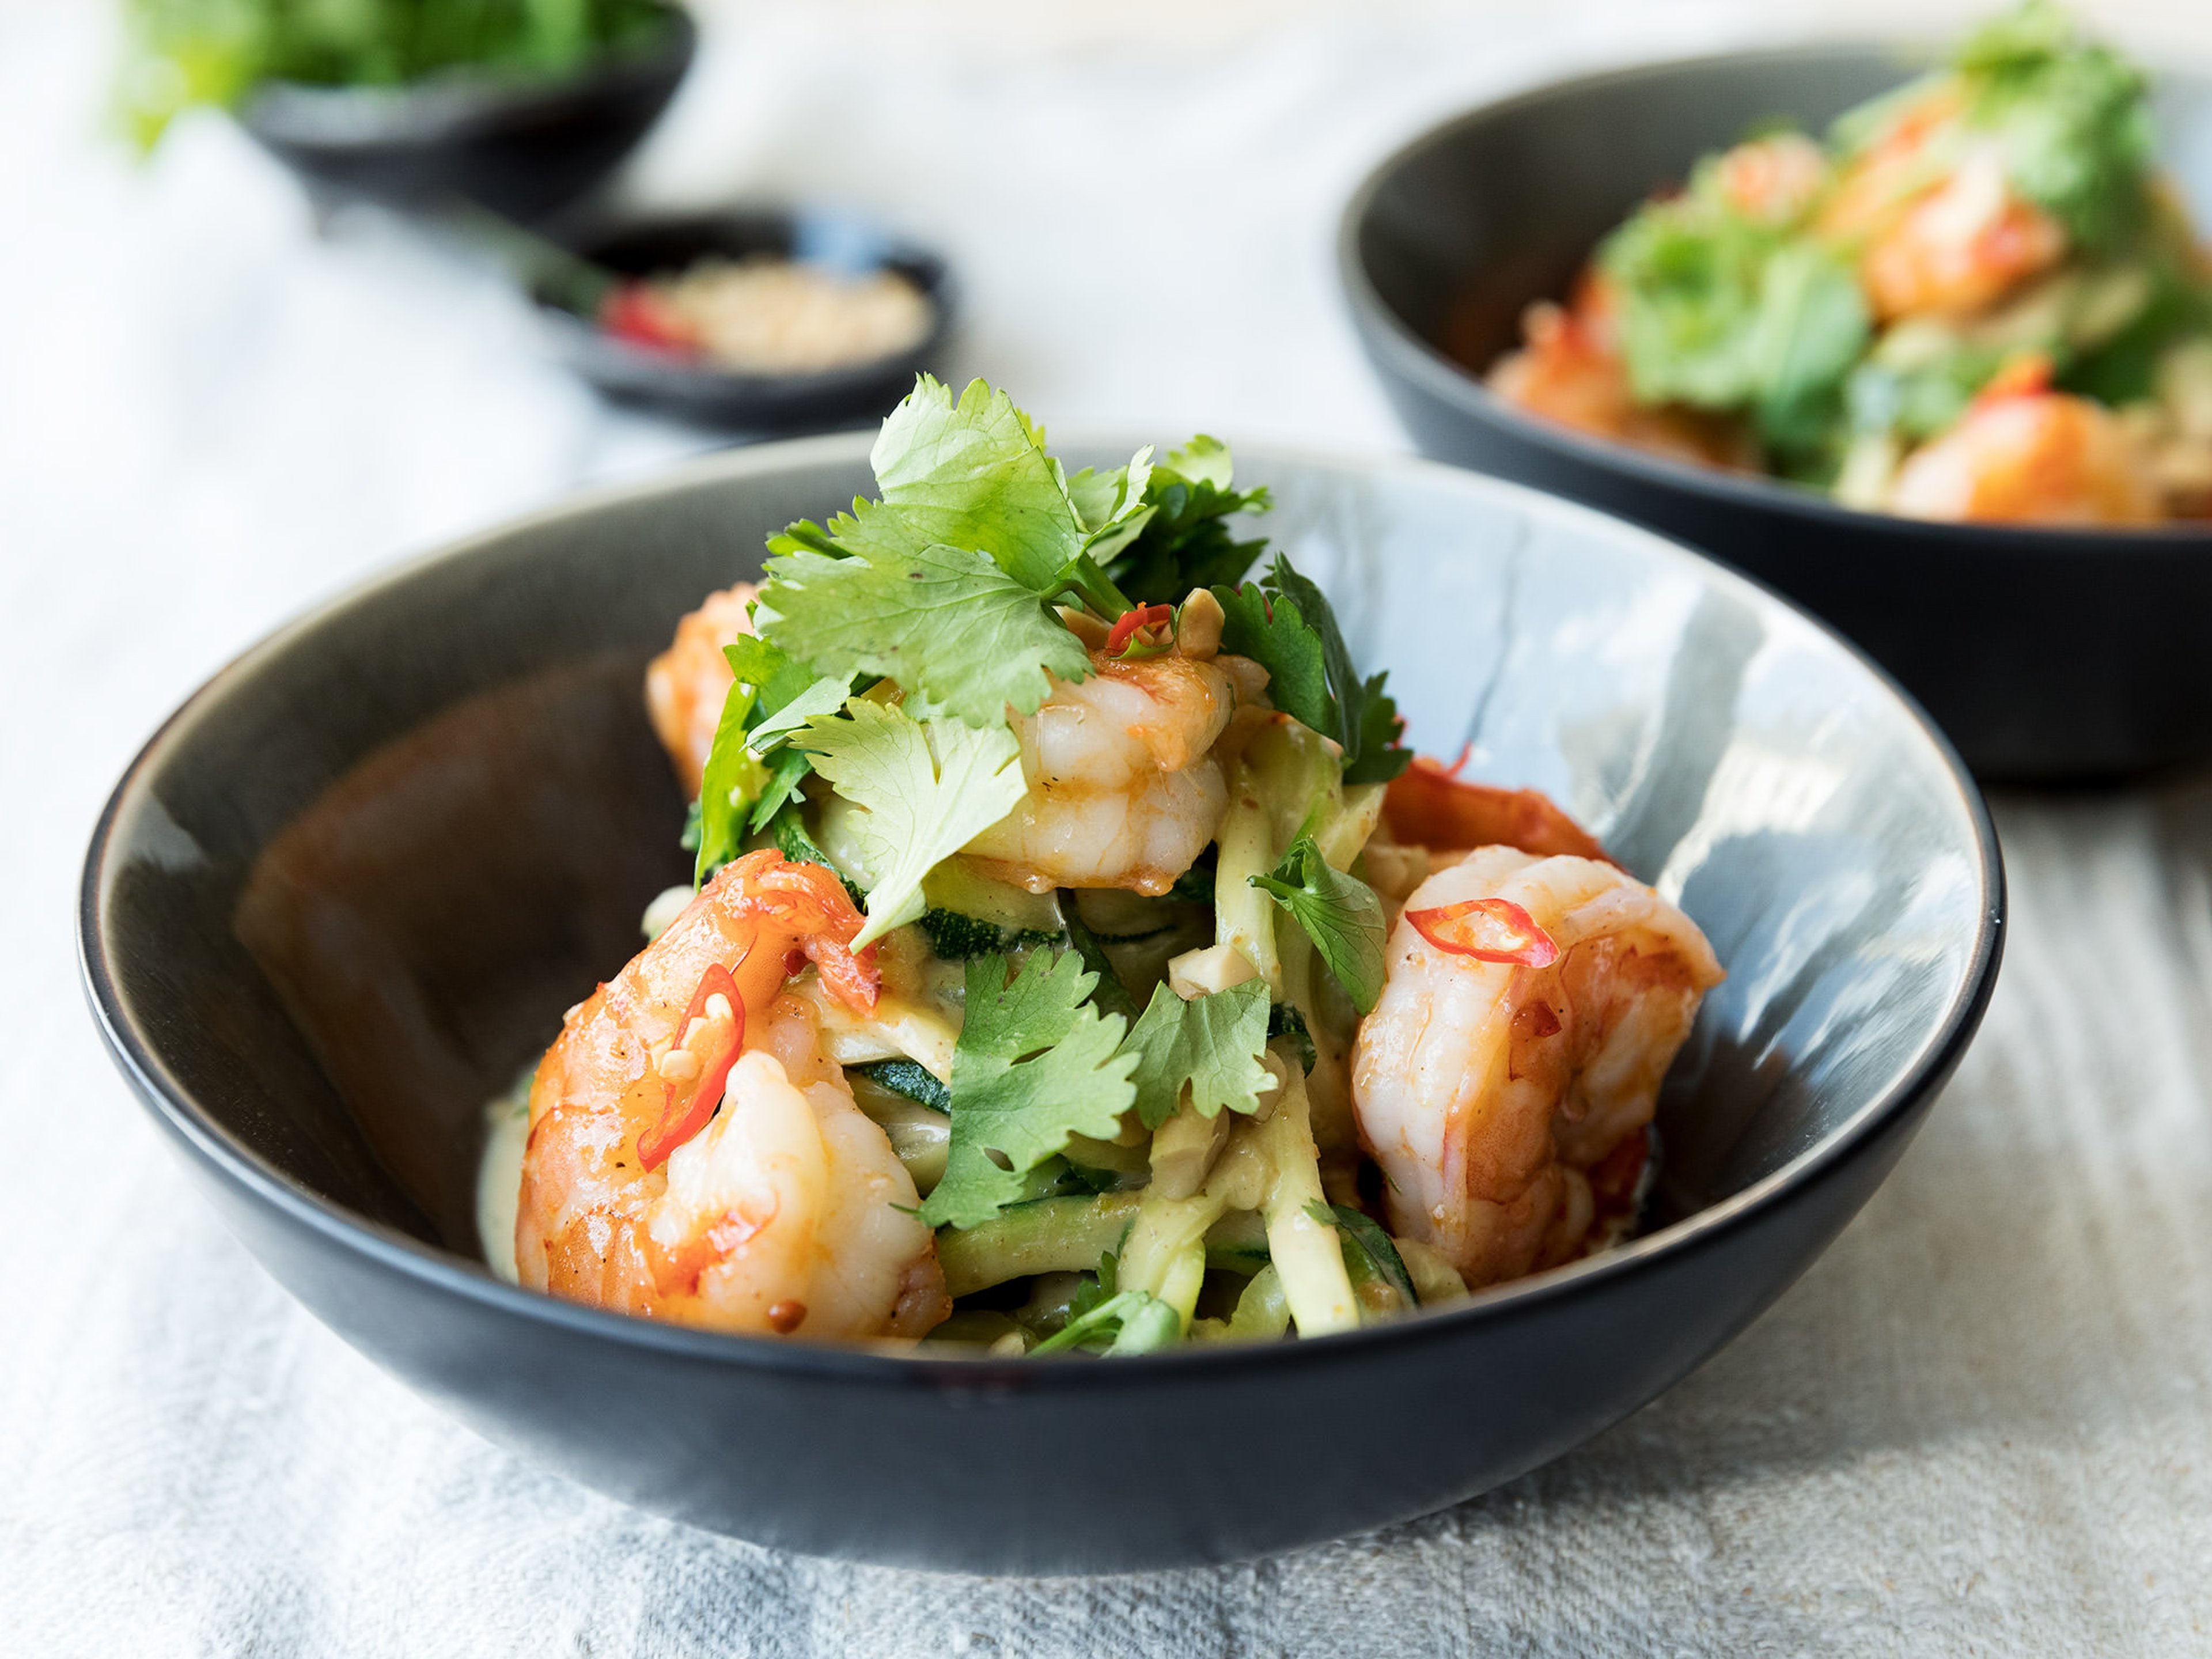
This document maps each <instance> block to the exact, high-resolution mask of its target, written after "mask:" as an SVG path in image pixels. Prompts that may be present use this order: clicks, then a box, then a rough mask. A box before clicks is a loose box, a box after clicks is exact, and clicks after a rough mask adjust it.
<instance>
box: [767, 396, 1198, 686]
mask: <svg viewBox="0 0 2212 1659" xmlns="http://www.w3.org/2000/svg"><path fill="white" fill-rule="evenodd" d="M870 460H871V462H872V465H873V466H874V468H875V473H876V484H877V488H878V489H879V490H880V491H881V492H882V495H881V498H880V499H879V500H877V501H855V502H854V504H853V510H852V511H851V512H850V513H841V514H839V515H838V516H837V517H836V518H835V519H833V520H830V521H829V524H828V525H827V526H823V525H818V524H815V523H812V522H811V521H806V520H802V521H800V522H799V523H797V524H794V525H793V526H790V527H789V528H788V529H787V530H786V531H785V532H783V533H782V534H781V535H780V536H777V537H775V538H771V539H770V540H769V551H770V552H771V553H772V554H774V555H775V557H774V558H772V559H771V560H770V561H769V565H768V568H767V575H768V585H767V586H766V587H765V588H764V589H763V592H762V594H761V606H762V611H763V617H764V618H765V619H766V622H765V625H766V628H767V631H768V632H769V634H770V635H771V636H772V637H773V638H774V639H775V641H776V642H777V643H778V644H779V645H781V647H783V648H784V649H785V650H787V651H788V652H789V653H791V654H792V655H793V657H794V658H797V659H799V660H800V661H803V662H805V663H807V664H809V665H811V666H812V667H813V668H814V669H815V670H816V671H817V672H820V673H832V674H835V673H843V674H848V675H850V674H854V673H870V674H880V675H883V676H885V677H886V678H890V679H894V680H896V681H897V682H898V684H900V685H902V686H903V687H904V688H906V689H907V690H909V691H919V692H921V694H922V695H923V696H927V697H928V698H929V699H930V700H931V701H932V702H934V703H936V704H939V705H940V706H942V707H944V708H948V709H950V710H951V712H952V713H954V714H957V715H958V716H959V717H960V718H961V719H962V720H965V721H967V722H968V723H969V725H971V726H995V725H999V724H1001V723H1003V721H1004V720H1005V718H1006V709H1007V708H1009V707H1012V708H1014V709H1016V710H1017V711H1018V712H1019V713H1022V714H1032V713H1034V712H1035V711H1036V707H1037V705H1038V703H1040V702H1042V701H1043V700H1044V697H1045V695H1046V693H1047V691H1048V689H1049V684H1050V677H1056V678H1060V679H1063V680H1079V679H1081V678H1084V677H1085V675H1087V674H1088V673H1089V672H1090V669H1091V662H1090V656H1089V653H1087V652H1086V651H1085V649H1084V647H1083V645H1082V643H1081V641H1079V640H1078V639H1077V638H1076V637H1075V635H1073V634H1072V633H1070V632H1069V631H1068V629H1066V626H1065V625H1064V624H1062V623H1060V619H1059V618H1058V617H1055V616H1054V615H1053V613H1052V611H1051V609H1050V606H1051V605H1053V604H1054V602H1056V601H1059V600H1060V599H1073V601H1074V602H1075V603H1077V604H1078V605H1083V606H1085V607H1087V608H1088V609H1090V610H1091V611H1094V612H1096V613H1097V615H1098V616H1099V617H1102V618H1103V619H1104V620H1106V621H1109V622H1110V621H1112V620H1114V619H1115V617H1119V616H1120V615H1121V613H1122V612H1123V611H1127V609H1128V608H1129V602H1128V600H1127V598H1126V597H1125V596H1124V595H1123V594H1122V592H1121V590H1120V588H1118V587H1117V586H1115V584H1114V582H1113V581H1112V580H1110V579H1109V577H1108V576H1107V574H1106V573H1105V571H1104V569H1103V568H1102V567H1101V566H1100V564H1099V562H1098V551H1097V550H1102V549H1103V550H1112V549H1115V548H1118V547H1120V546H1121V545H1122V544H1125V543H1126V542H1127V540H1128V539H1129V538H1131V537H1132V536H1133V535H1135V534H1137V533H1138V532H1140V531H1141V530H1142V529H1143V528H1144V527H1145V526H1146V523H1147V522H1148V521H1149V520H1150V519H1151V517H1152V513H1153V511H1154V509H1153V508H1152V507H1150V506H1148V505H1146V501H1145V500H1144V496H1145V493H1146V489H1147V486H1148V481H1149V479H1150V477H1151V476H1152V471H1151V451H1150V450H1148V449H1147V450H1140V451H1139V452H1138V453H1137V455H1136V457H1135V458H1134V459H1133V460H1131V462H1130V463H1129V464H1128V465H1127V466H1126V467H1122V468H1120V469H1118V470H1117V471H1115V472H1113V473H1109V474H1104V475H1098V474H1091V473H1085V474H1080V475H1079V477H1078V479H1077V485H1078V486H1079V487H1072V486H1071V484H1070V483H1069V480H1068V478H1067V477H1066V472H1065V471H1064V470H1063V469H1062V468H1061V466H1060V463H1059V461H1057V460H1055V459H1054V458H1053V457H1052V456H1051V455H1050V454H1049V453H1047V451H1046V449H1045V447H1044V429H1043V428H1042V427H1040V426H1038V425H1037V424H1036V422H1034V421H1032V420H1030V417H1029V416H1027V415H1025V414H1024V413H1023V412H1022V411H1021V410H1019V409H1018V408H1016V407H1015V406H1014V402H1013V399H1012V398H1009V397H1008V396H1007V395H1006V393H1005V392H994V391H993V390H992V389H991V387H989V386H986V385H985V384H984V383H983V382H982V381H981V380H976V381H974V382H972V383H970V384H969V386H968V389H967V390H966V391H965V392H962V393H961V395H960V396H959V398H957V399H956V398H954V397H953V395H952V393H951V389H950V388H948V387H946V386H943V385H941V384H939V382H938V381H936V380H932V379H930V378H929V376H927V375H926V374H925V375H923V376H922V377H921V379H920V380H918V381H916V383H915V389H914V391H913V392H911V393H909V394H908V397H907V398H906V400H905V401H904V402H902V404H899V406H898V407H897V409H896V410H893V411H892V412H891V415H890V418H889V419H888V420H886V421H885V422H884V428H883V431H882V432H881V433H880V434H878V436H877V439H876V444H875V448H874V449H873V451H872V453H871V455H870Z"/></svg>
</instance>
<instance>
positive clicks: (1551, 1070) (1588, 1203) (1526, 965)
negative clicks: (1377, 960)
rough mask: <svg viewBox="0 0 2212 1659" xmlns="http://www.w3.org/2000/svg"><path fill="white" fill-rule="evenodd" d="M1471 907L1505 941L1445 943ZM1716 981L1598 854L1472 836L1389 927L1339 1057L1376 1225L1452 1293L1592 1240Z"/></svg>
mask: <svg viewBox="0 0 2212 1659" xmlns="http://www.w3.org/2000/svg"><path fill="white" fill-rule="evenodd" d="M1485 907H1487V908H1489V909H1490V910H1491V911H1492V912H1493V913H1494V914H1496V915H1504V916H1505V917H1507V918H1509V919H1510V921H1511V923H1512V926H1510V927H1507V928H1505V929H1504V930H1503V931H1504V934H1505V937H1504V939H1496V940H1492V941H1490V943H1492V944H1493V945H1498V944H1502V945H1504V947H1505V948H1504V950H1503V951H1487V952H1486V953H1485V954H1481V955H1468V954H1462V953H1461V951H1459V950H1457V949H1454V948H1452V946H1453V945H1455V944H1457V943H1460V942H1462V941H1464V940H1466V939H1468V938H1469V937H1470V935H1469V934H1468V933H1465V932H1463V931H1462V932H1458V933H1455V931H1454V922H1455V918H1456V917H1458V916H1463V915H1468V914H1469V913H1470V912H1473V913H1474V915H1475V920H1476V921H1484V920H1486V917H1485V915H1484V914H1483V911H1484V908H1485ZM1472 937H1473V938H1474V940H1475V944H1476V948H1478V949H1480V948H1481V945H1482V942H1483V941H1482V939H1481V936H1480V934H1479V933H1477V934H1475V935H1473V936H1472ZM1486 956H1487V957H1488V958H1489V959H1486ZM1516 956H1517V959H1516ZM1721 977H1722V975H1721V969H1720V964H1719V963H1718V962H1717V960H1716V959H1715V958H1714V956H1713V952H1712V948H1711V945H1708V944H1707V943H1706V942H1705V936H1704V934H1702V933H1699V931H1698V928H1697V926H1696V924H1694V923H1693V922H1692V921H1690V920H1689V919H1688V918H1687V917H1686V916H1685V915H1682V913H1681V912H1680V910H1678V909H1676V908H1674V906H1673V905H1670V904H1668V903H1667V902H1665V901H1664V900H1662V899H1661V898H1660V897H1659V896H1658V895H1657V894H1656V893H1654V892H1653V891H1652V890H1650V888H1648V887H1645V886H1644V885H1642V884H1639V883H1638V882H1637V881H1635V880H1634V879H1632V878H1630V877H1629V876H1627V875H1626V874H1624V873H1623V872H1621V871H1620V869H1619V868H1618V867H1617V866H1613V865H1611V864H1606V863H1601V862H1599V861H1597V860H1594V859H1586V858H1576V857H1572V856H1565V855H1563V856H1558V857H1551V858H1539V857H1535V856H1534V855H1532V854H1527V853H1522V852H1519V851H1516V850H1515V849H1514V848H1508V847H1489V848H1480V849H1479V850H1477V851H1475V852H1474V853H1471V854H1467V855H1466V856H1465V857H1464V858H1462V859H1461V860H1459V861H1458V862H1455V863H1454V864H1452V865H1450V866H1449V867H1448V868H1446V869H1443V870H1441V871H1439V872H1437V873H1436V874H1435V875H1432V876H1431V877H1430V878H1428V879H1427V880H1426V881H1425V882H1423V883H1422V884H1420V886H1419V887H1418V888H1416V889H1415V890H1413V894H1412V895H1411V896H1409V897H1408V899H1407V902H1406V908H1405V909H1404V911H1403V913H1402V914H1401V915H1400V917H1399V919H1398V921H1397V924H1396V926H1395V927H1394V928H1393V929H1392V931H1391V934H1390V939H1389V946H1388V949H1387V955H1386V971H1385V977H1384V981H1383V994H1382V997H1381V999H1380V1000H1378V1001H1377V1003H1376V1006H1375V1009H1374V1012H1371V1013H1370V1014H1369V1015H1368V1016H1367V1017H1366V1018H1365V1019H1364V1020H1363V1021H1361V1023H1360V1027H1359V1036H1358V1043H1357V1045H1356V1046H1355V1048H1354V1050H1353V1054H1352V1104H1353V1108H1354V1109H1355V1111H1356V1112H1357V1113H1358V1121H1359V1133H1360V1139H1361V1141H1362V1142H1363V1144H1364V1146H1366V1147H1367V1149H1368V1151H1369V1153H1370V1155H1371V1156H1372V1157H1373V1158H1374V1159H1375V1161H1376V1163H1377V1164H1379V1165H1381V1167H1382V1169H1383V1174H1384V1176H1386V1178H1387V1180H1386V1187H1387V1191H1386V1194H1385V1201H1386V1204H1387V1206H1388V1209H1389V1218H1390V1225H1391V1230H1392V1231H1394V1232H1398V1233H1402V1234H1405V1235H1407V1236H1409V1237H1413V1238H1416V1239H1418V1240H1419V1241H1421V1242H1422V1243H1425V1244H1428V1245H1430V1246H1431V1247H1432V1248H1434V1249H1437V1250H1438V1251H1440V1252H1442V1253H1443V1255H1444V1256H1445V1257H1447V1258H1448V1259H1449V1261H1450V1262H1451V1263H1452V1265H1453V1266H1454V1267H1456V1268H1457V1269H1458V1270H1459V1272H1460V1273H1461V1274H1462V1276H1463V1277H1464V1278H1465V1279H1466V1280H1467V1282H1468V1285H1469V1286H1470V1287H1479V1286H1480V1285H1492V1284H1496V1283H1498V1282H1499V1281H1501V1280H1504V1279H1514V1278H1517V1277H1519V1276H1520V1275H1521V1274H1522V1273H1529V1272H1532V1271H1534V1270H1535V1269H1537V1268H1541V1267H1552V1266H1555V1265H1557V1264H1559V1263H1560V1262H1563V1261H1571V1260H1573V1259H1574V1258H1575V1257H1576V1256H1577V1255H1582V1254H1583V1253H1584V1252H1585V1251H1586V1250H1588V1249H1590V1248H1591V1247H1592V1246H1593V1245H1595V1244H1598V1243H1603V1242H1605V1240H1606V1238H1607V1231H1606V1229H1605V1227H1604V1226H1603V1225H1601V1224H1602V1223H1604V1222H1607V1221H1608V1220H1613V1221H1618V1220H1622V1219H1625V1217H1622V1216H1620V1214H1619V1213H1618V1212H1619V1211H1620V1209H1622V1208H1623V1207H1624V1206H1625V1204H1626V1200H1627V1198H1628V1194H1629V1192H1630V1191H1632V1188H1633V1187H1634V1184H1635V1177H1636V1176H1637V1174H1638V1173H1639V1172H1640V1170H1641V1168H1642V1164H1643V1162H1644V1146H1645V1134H1644V1132H1645V1129H1646V1127H1648V1126H1649V1124H1650V1121H1651V1117H1652V1113H1653V1110H1654V1108H1655V1106H1656V1103H1657V1097H1658V1092H1659V1084H1660V1080H1661V1079H1662V1078H1663V1077H1664V1076H1665V1075H1666V1072H1667V1067H1668V1065H1669V1064H1670V1063H1671V1062H1672V1061H1673V1060H1674V1054H1675V1051H1676V1050H1677V1049H1678V1048H1680V1046H1681V1044H1682V1042H1683V1040H1684V1038H1686V1036H1688V1035H1689V1030H1690V1024H1691V1022H1692V1020H1693V1019H1694V1018H1696V1017H1697V1012H1698V1004H1699V1000H1700V999H1701V998H1702V997H1703V995H1704V994H1705V992H1706V991H1707V990H1709V989H1710V988H1711V987H1713V986H1714V985H1716V984H1717V983H1719V981H1720V979H1721ZM1606 1209H1611V1210H1613V1211H1614V1212H1616V1213H1615V1214H1614V1215H1613V1216H1610V1217H1609V1216H1607V1215H1606V1214H1605V1213H1604V1210H1606Z"/></svg>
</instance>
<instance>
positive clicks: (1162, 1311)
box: [1030, 1291, 1182, 1358]
mask: <svg viewBox="0 0 2212 1659" xmlns="http://www.w3.org/2000/svg"><path fill="white" fill-rule="evenodd" d="M1109 1335H1111V1336H1112V1338H1113V1341H1112V1343H1111V1345H1110V1346H1108V1347H1107V1348H1106V1349H1105V1351H1104V1352H1106V1353H1107V1354H1108V1355H1109V1357H1112V1358H1121V1357H1122V1356H1125V1355H1127V1354H1133V1353H1150V1352H1152V1351H1153V1350H1154V1349H1156V1348H1165V1347H1171V1346H1174V1345H1175V1344H1176V1343H1177V1342H1179V1341H1181V1340H1182V1315H1181V1314H1179V1313H1177V1312H1176V1309H1175V1305H1174V1304H1172V1303H1169V1302H1164V1301H1163V1300H1161V1299H1160V1298H1159V1297H1156V1296H1154V1295H1152V1293H1151V1292H1150V1291H1118V1292H1116V1293H1115V1295H1113V1296H1110V1297H1107V1298H1106V1299H1105V1300H1104V1301H1103V1302H1100V1303H1098V1304H1096V1305H1095V1306H1092V1307H1090V1308H1086V1309H1085V1310H1082V1311H1081V1312H1080V1313H1077V1314H1076V1315H1075V1316H1074V1317H1073V1318H1072V1319H1070V1320H1069V1321H1068V1322H1067V1323H1066V1324H1065V1325H1063V1326H1061V1327H1060V1329H1059V1330H1058V1331H1056V1332H1054V1334H1052V1335H1050V1336H1048V1337H1047V1338H1045V1340H1043V1341H1042V1342H1040V1343H1038V1344H1037V1345H1036V1346H1035V1347H1034V1348H1031V1349H1030V1357H1031V1358H1035V1357H1036V1355H1038V1354H1041V1353H1063V1352H1066V1351H1067V1350H1068V1349H1070V1348H1076V1347H1085V1346H1091V1345H1092V1344H1095V1343H1097V1342H1102V1341H1104V1340H1105V1339H1106V1338H1107V1337H1108V1336H1109Z"/></svg>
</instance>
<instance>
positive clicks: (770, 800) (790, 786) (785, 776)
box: [691, 634, 849, 886]
mask: <svg viewBox="0 0 2212 1659" xmlns="http://www.w3.org/2000/svg"><path fill="white" fill-rule="evenodd" d="M722 655H723V656H724V657H725V658H726V659H728V661H729V665H730V672H731V673H732V675H733V676H734V677H735V678H734V679H733V680H732V684H731V686H730V690H729V693H728V695H727V696H726V697H724V699H723V701H722V717H721V719H720V721H719V722H718V723H717V724H716V726H715V727H714V747H713V748H712V749H710V750H708V755H707V765H706V769H705V770H704V772H703V773H702V776H701V778H700V783H699V820H698V835H697V837H696V847H697V849H698V859H697V861H696V864H695V865H694V866H693V869H692V878H691V879H692V884H693V885H695V886H696V885H698V884H701V883H703V882H704V881H705V880H706V879H707V878H708V875H710V874H711V873H713V872H714V870H716V869H718V868H719V867H720V866H722V865H724V864H726V863H728V862H729V860H732V859H733V858H735V857H736V856H737V855H738V847H739V844H740V842H742V840H743V838H744V835H745V833H746V831H747V830H748V829H754V830H757V829H761V828H762V827H763V825H765V824H766V823H768V821H769V819H770V818H771V817H774V816H775V812H776V811H777V809H778V808H779V807H781V805H783V804H784V802H786V801H787V800H789V799H792V798H793V797H794V796H795V795H796V794H797V793H798V792H799V784H800V782H801V781H804V780H805V776H806V773H807V769H808V763H807V761H806V757H805V756H803V755H799V754H794V753H791V752H788V751H787V752H785V753H782V754H780V755H778V756H777V757H776V758H775V760H774V761H773V762H772V763H769V764H768V765H766V766H763V764H762V758H763V756H765V755H766V754H767V753H768V751H769V749H770V748H771V747H773V746H774V744H773V741H763V738H762V736H761V734H762V733H763V732H773V731H775V730H776V729H777V728H778V727H780V726H782V725H783V724H784V723H786V722H787V720H788V717H789V713H790V711H791V710H792V709H793V708H794V707H796V708H799V710H800V711H801V712H800V713H799V720H805V718H806V716H807V715H808V714H812V713H815V712H818V711H821V710H823V709H828V708H836V707H837V705H838V704H839V703H841V702H843V701H844V698H845V693H846V691H847V690H848V689H849V688H848V684H847V683H845V682H840V681H827V680H820V681H817V679H816V678H815V677H814V676H813V675H812V674H811V673H810V672H809V671H807V670H806V669H805V667H804V666H802V665H800V664H799V663H797V662H794V661H793V659H792V658H791V657H790V655H789V654H788V653H786V652H784V651H782V650H781V649H779V648H778V647H776V646H775V645H773V644H771V643H770V642H769V641H767V640H764V639H762V638H760V637H759V636H758V635H753V634H740V635H738V637H737V638H736V639H735V640H732V641H731V642H730V643H729V644H728V645H726V646H724V647H722ZM824 687H826V688H827V691H826V692H825V691H824V690H822V689H820V688H824Z"/></svg>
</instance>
